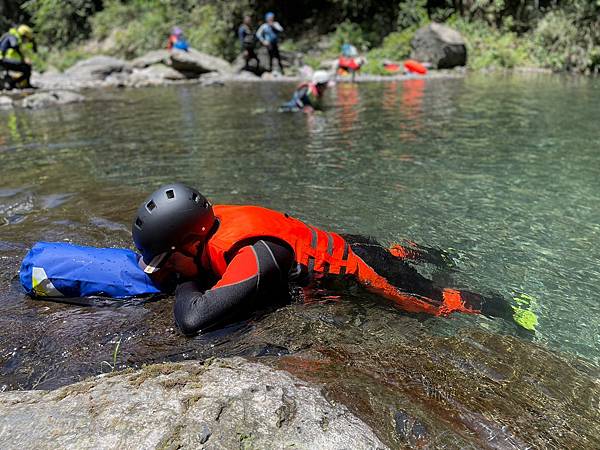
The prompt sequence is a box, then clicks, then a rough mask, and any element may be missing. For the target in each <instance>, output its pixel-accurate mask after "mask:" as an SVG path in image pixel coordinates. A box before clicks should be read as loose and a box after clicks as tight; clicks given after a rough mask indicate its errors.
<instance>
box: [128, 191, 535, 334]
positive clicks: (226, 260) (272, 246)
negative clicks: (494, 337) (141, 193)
mask: <svg viewBox="0 0 600 450" xmlns="http://www.w3.org/2000/svg"><path fill="white" fill-rule="evenodd" d="M132 232H133V240H134V242H135V245H136V247H137V248H138V250H139V251H140V252H141V254H142V258H141V259H140V261H139V264H140V267H141V268H142V269H143V270H144V272H146V273H147V274H149V275H150V277H151V278H152V279H153V280H154V282H155V283H156V284H157V285H158V286H161V287H163V288H165V290H169V288H167V286H171V289H175V321H176V323H177V326H178V327H179V329H180V330H181V331H182V332H183V333H184V334H187V335H194V334H196V333H198V332H200V331H202V330H204V329H206V328H207V327H211V326H214V325H216V324H218V323H220V322H223V321H224V320H225V319H227V318H228V317H230V316H232V315H233V314H234V313H235V312H236V311H238V310H241V309H247V308H252V307H253V305H254V304H255V303H254V302H255V301H257V300H258V298H259V297H262V298H265V297H267V298H273V296H276V295H277V293H284V292H285V293H287V292H289V291H288V287H289V283H295V284H298V285H300V286H308V285H310V284H311V283H314V282H315V281H316V280H319V279H325V278H328V277H333V278H335V279H341V278H345V279H351V280H355V281H357V282H358V283H360V284H361V285H363V286H364V287H365V288H367V289H368V290H370V291H372V292H374V293H376V294H379V295H381V296H383V297H385V298H387V299H389V300H391V301H392V302H394V304H395V305H397V306H398V307H399V308H401V309H402V310H405V311H408V312H412V313H426V314H432V315H436V316H446V315H449V314H450V313H453V312H462V313H468V314H484V315H489V316H495V317H502V318H505V319H509V320H515V321H516V322H517V323H518V324H519V325H521V327H523V328H525V329H530V330H533V329H534V327H535V324H534V323H533V320H532V319H531V317H529V319H526V320H521V322H519V320H518V313H519V312H521V313H522V311H523V309H522V308H521V310H517V309H515V308H516V306H514V305H513V306H511V305H510V304H509V302H508V301H506V300H505V299H503V298H502V297H500V296H483V295H479V294H476V293H473V292H469V291H464V290H457V289H451V288H447V287H441V286H437V285H436V284H435V283H434V282H433V281H431V280H429V279H427V278H425V277H423V276H422V275H420V274H419V273H418V272H417V271H416V270H415V268H414V267H412V266H411V265H410V264H409V263H408V261H410V260H418V259H421V260H426V261H428V262H431V263H434V264H437V265H442V264H444V263H443V260H444V257H443V254H441V253H439V252H436V251H434V250H431V249H418V248H412V247H402V246H399V245H395V246H393V247H391V248H385V247H384V246H382V245H380V244H379V243H378V242H376V241H375V240H373V239H369V238H364V237H359V236H342V235H340V234H337V233H334V232H328V231H325V230H321V229H319V228H317V227H314V226H311V225H309V224H306V223H304V222H303V221H301V220H299V219H296V218H294V217H292V216H290V215H288V214H285V213H280V212H277V211H274V210H271V209H267V208H263V207H259V206H239V205H212V204H211V203H210V202H209V201H208V200H207V199H206V198H205V197H204V196H203V195H202V194H201V193H200V192H199V191H198V190H196V189H194V188H192V187H189V186H186V185H184V184H181V183H172V184H167V185H164V186H162V187H160V188H159V189H158V190H156V191H155V192H153V193H152V194H151V195H150V196H149V197H148V198H147V199H146V200H145V201H144V202H143V203H142V204H141V206H140V207H139V209H138V211H137V213H136V216H135V218H134V220H133V225H132ZM532 314H533V313H532ZM527 320H529V322H528V321H527Z"/></svg>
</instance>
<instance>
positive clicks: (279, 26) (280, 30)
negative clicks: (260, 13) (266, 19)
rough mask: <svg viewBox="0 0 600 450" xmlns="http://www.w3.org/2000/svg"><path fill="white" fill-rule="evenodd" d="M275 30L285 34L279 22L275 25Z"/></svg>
mask: <svg viewBox="0 0 600 450" xmlns="http://www.w3.org/2000/svg"><path fill="white" fill-rule="evenodd" d="M273 28H275V30H277V31H278V32H280V33H283V27H282V26H281V24H280V23H279V22H275V23H273Z"/></svg>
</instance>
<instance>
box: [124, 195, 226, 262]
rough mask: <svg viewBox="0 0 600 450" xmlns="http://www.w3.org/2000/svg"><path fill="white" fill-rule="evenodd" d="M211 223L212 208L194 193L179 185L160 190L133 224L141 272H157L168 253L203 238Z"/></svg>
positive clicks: (143, 208)
mask: <svg viewBox="0 0 600 450" xmlns="http://www.w3.org/2000/svg"><path fill="white" fill-rule="evenodd" d="M214 222H215V214H214V212H213V209H212V205H211V204H210V203H209V202H208V200H206V198H205V197H204V196H203V195H202V194H201V193H200V192H198V191H197V190H196V189H194V188H191V187H189V186H186V185H185V184H183V183H172V184H165V185H164V186H161V187H160V188H159V189H157V190H156V191H154V192H153V193H152V194H151V195H150V196H149V197H148V198H147V199H146V200H144V203H142V204H141V206H140V207H139V208H138V211H137V214H136V216H135V219H134V220H133V225H132V235H133V242H134V243H135V246H136V247H137V248H138V250H139V251H140V252H141V253H142V257H143V261H141V262H143V263H144V264H141V265H142V266H144V271H145V272H147V273H152V272H155V271H156V270H158V267H160V263H161V262H162V261H163V260H164V259H165V257H166V256H167V255H168V254H169V252H171V251H172V250H174V249H176V248H177V247H178V246H179V245H181V244H183V243H185V242H189V240H190V239H191V238H194V239H198V240H202V239H204V238H206V235H207V234H208V233H209V232H210V230H211V228H212V226H213V224H214Z"/></svg>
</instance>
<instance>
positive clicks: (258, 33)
mask: <svg viewBox="0 0 600 450" xmlns="http://www.w3.org/2000/svg"><path fill="white" fill-rule="evenodd" d="M266 26H267V24H266V23H263V24H262V25H261V26H260V27H258V30H257V31H256V38H257V39H258V40H259V41H260V42H261V43H262V45H264V46H268V45H269V41H267V40H266V39H265V36H264V34H265V28H266Z"/></svg>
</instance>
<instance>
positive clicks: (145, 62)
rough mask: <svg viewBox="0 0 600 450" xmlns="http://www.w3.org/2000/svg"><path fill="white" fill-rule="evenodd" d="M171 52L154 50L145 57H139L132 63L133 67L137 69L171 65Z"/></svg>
mask: <svg viewBox="0 0 600 450" xmlns="http://www.w3.org/2000/svg"><path fill="white" fill-rule="evenodd" d="M170 61H171V52H170V51H169V50H152V51H150V52H148V53H146V54H145V55H142V56H139V57H137V58H135V59H134V60H133V61H131V65H132V66H133V67H135V68H137V69H143V68H144V67H148V66H152V65H154V64H161V63H162V64H169V63H170Z"/></svg>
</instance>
